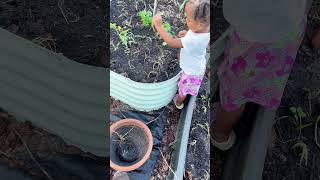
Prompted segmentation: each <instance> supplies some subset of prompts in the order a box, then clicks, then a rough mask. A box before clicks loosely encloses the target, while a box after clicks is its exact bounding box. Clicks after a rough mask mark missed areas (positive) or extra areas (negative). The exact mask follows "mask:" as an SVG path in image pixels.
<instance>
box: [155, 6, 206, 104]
mask: <svg viewBox="0 0 320 180" xmlns="http://www.w3.org/2000/svg"><path fill="white" fill-rule="evenodd" d="M184 10H185V15H186V21H187V26H188V28H189V30H188V31H180V32H179V34H178V38H174V37H172V36H171V35H170V34H169V33H168V32H166V31H165V30H164V28H163V26H162V18H161V15H160V14H157V15H155V16H154V17H153V24H154V26H155V28H156V30H157V31H158V33H159V34H160V36H161V37H162V39H163V40H164V41H165V42H166V43H167V44H168V46H169V47H172V48H181V51H180V58H179V59H180V60H179V62H180V67H181V69H182V71H183V72H182V74H181V77H180V81H179V83H178V86H179V94H177V95H176V96H175V98H174V100H173V101H174V103H175V105H176V107H177V108H178V109H182V108H183V107H184V103H183V102H184V100H185V98H186V96H187V94H190V95H192V96H197V94H198V91H199V88H200V85H201V82H202V79H203V76H204V73H205V69H206V59H205V55H206V48H207V46H208V43H209V41H210V1H209V0H188V1H187V2H186V3H185V7H184Z"/></svg>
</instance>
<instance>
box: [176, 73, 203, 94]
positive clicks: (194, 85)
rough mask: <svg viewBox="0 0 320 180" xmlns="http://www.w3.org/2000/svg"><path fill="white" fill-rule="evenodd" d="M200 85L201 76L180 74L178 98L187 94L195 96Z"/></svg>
mask: <svg viewBox="0 0 320 180" xmlns="http://www.w3.org/2000/svg"><path fill="white" fill-rule="evenodd" d="M201 83H202V77H201V76H195V75H187V74H184V73H182V74H181V76H180V81H179V83H178V87H179V96H186V95H187V94H190V95H192V96H197V95H198V91H199V89H200V86H201Z"/></svg>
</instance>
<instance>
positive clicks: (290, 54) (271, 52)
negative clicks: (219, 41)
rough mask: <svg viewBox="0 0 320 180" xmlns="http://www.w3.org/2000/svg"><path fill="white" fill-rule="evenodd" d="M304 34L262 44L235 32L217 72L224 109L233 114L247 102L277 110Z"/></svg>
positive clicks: (302, 25) (303, 25)
mask: <svg viewBox="0 0 320 180" xmlns="http://www.w3.org/2000/svg"><path fill="white" fill-rule="evenodd" d="M301 28H305V24H304V23H302V24H301ZM303 35H304V31H303V33H302V34H297V35H296V36H295V37H294V38H291V40H287V41H284V42H281V43H279V44H272V43H271V44H265V43H258V42H256V43H252V42H248V41H246V40H244V39H242V38H241V37H239V35H238V34H237V33H236V32H235V33H234V34H233V35H232V36H231V38H230V39H229V41H228V43H227V46H226V48H225V59H224V62H223V63H222V64H221V65H220V67H219V70H218V75H219V81H220V101H221V105H222V106H223V108H224V109H225V110H226V111H234V110H236V109H238V108H240V106H241V105H242V104H244V103H246V102H254V103H257V104H259V105H262V106H264V107H267V108H271V109H276V108H278V107H279V106H280V103H281V98H282V95H283V91H284V88H285V86H286V83H287V80H288V77H289V75H290V72H291V69H292V67H293V64H294V62H295V57H296V54H297V51H298V49H299V46H300V43H301V41H302V39H303Z"/></svg>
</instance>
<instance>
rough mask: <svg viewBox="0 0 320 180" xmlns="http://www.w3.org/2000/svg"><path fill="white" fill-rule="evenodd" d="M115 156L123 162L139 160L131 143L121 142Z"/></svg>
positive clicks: (136, 149)
mask: <svg viewBox="0 0 320 180" xmlns="http://www.w3.org/2000/svg"><path fill="white" fill-rule="evenodd" d="M117 154H118V155H119V157H120V159H121V160H122V161H125V162H134V161H136V160H138V159H139V151H138V147H137V146H135V144H133V143H132V142H123V144H119V145H118V147H117Z"/></svg>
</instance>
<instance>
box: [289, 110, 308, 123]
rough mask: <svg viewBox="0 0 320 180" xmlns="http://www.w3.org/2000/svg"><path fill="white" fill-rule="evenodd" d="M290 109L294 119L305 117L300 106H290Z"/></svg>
mask: <svg viewBox="0 0 320 180" xmlns="http://www.w3.org/2000/svg"><path fill="white" fill-rule="evenodd" d="M290 111H291V112H292V113H293V115H294V118H295V119H296V120H299V119H302V118H305V117H306V113H305V112H304V111H303V110H302V108H301V107H298V108H296V107H291V108H290Z"/></svg>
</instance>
